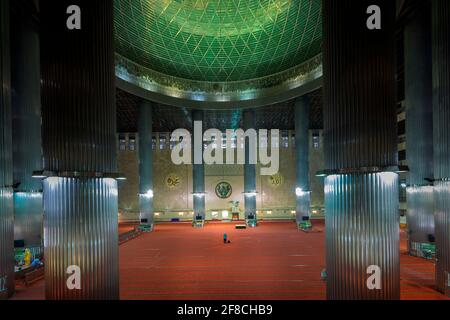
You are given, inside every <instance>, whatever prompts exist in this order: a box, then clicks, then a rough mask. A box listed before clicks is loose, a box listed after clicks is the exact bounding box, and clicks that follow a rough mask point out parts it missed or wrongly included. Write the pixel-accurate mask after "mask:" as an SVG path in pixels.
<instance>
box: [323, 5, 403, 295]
mask: <svg viewBox="0 0 450 320" xmlns="http://www.w3.org/2000/svg"><path fill="white" fill-rule="evenodd" d="M371 5H377V6H379V7H380V9H381V13H382V29H381V30H369V29H368V28H367V27H366V22H367V19H368V18H369V15H367V14H366V11H367V8H368V7H369V6H371ZM349 17H351V18H349ZM323 19H324V44H323V52H324V117H325V119H324V120H325V132H324V133H325V157H326V169H327V173H328V174H329V175H328V177H327V178H326V181H325V191H326V196H325V209H326V232H327V242H326V245H327V249H326V252H327V297H328V299H399V298H400V269H399V213H398V189H397V188H398V175H397V174H396V173H395V172H389V171H396V168H395V167H396V166H397V124H396V120H397V119H396V103H395V100H396V99H395V50H394V45H395V39H394V36H395V28H394V24H395V1H392V0H375V1H367V0H341V1H335V0H324V1H323ZM374 270H377V271H379V272H380V273H379V274H380V275H381V277H380V279H379V280H380V284H381V286H380V287H377V286H375V287H372V285H376V284H377V282H376V281H374V280H375V279H374V278H371V275H374V276H376V274H374V273H373V272H374ZM368 281H369V283H368Z"/></svg>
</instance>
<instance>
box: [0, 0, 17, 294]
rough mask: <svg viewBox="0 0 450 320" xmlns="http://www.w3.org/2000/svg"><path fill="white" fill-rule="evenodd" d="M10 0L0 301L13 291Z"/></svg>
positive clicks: (2, 25) (0, 70) (0, 50)
mask: <svg viewBox="0 0 450 320" xmlns="http://www.w3.org/2000/svg"><path fill="white" fill-rule="evenodd" d="M9 41H10V36H9V0H5V1H0V79H1V82H2V86H1V87H0V300H1V299H7V298H8V297H10V296H11V295H12V294H13V292H14V213H13V194H12V188H11V185H12V172H13V169H12V162H11V158H12V137H11V70H10V69H11V68H10V51H9V50H10V42H9Z"/></svg>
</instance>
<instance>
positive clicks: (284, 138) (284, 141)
mask: <svg viewBox="0 0 450 320" xmlns="http://www.w3.org/2000/svg"><path fill="white" fill-rule="evenodd" d="M281 147H282V148H285V149H287V148H289V132H288V131H283V132H282V133H281Z"/></svg>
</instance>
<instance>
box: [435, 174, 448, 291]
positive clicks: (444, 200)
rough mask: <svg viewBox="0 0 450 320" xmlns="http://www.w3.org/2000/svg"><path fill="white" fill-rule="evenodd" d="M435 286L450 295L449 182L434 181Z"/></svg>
mask: <svg viewBox="0 0 450 320" xmlns="http://www.w3.org/2000/svg"><path fill="white" fill-rule="evenodd" d="M435 226H436V287H437V290H439V291H440V292H442V293H444V294H445V295H446V296H448V297H450V236H449V235H450V182H436V183H435Z"/></svg>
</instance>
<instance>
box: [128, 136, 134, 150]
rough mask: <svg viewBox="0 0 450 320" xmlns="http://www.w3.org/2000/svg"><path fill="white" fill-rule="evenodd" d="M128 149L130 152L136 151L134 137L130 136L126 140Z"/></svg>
mask: <svg viewBox="0 0 450 320" xmlns="http://www.w3.org/2000/svg"><path fill="white" fill-rule="evenodd" d="M128 149H129V150H130V151H135V150H136V137H135V136H130V137H129V139H128Z"/></svg>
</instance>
